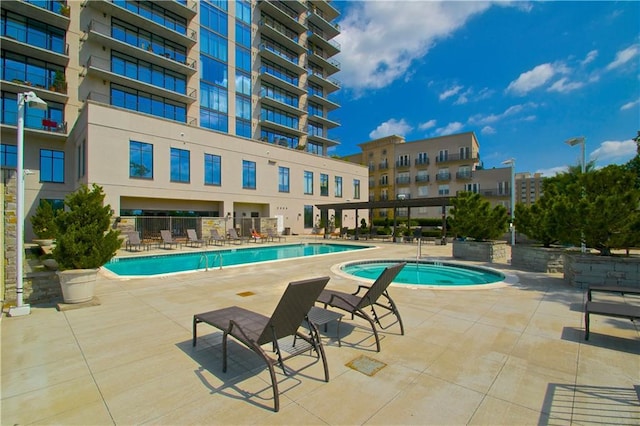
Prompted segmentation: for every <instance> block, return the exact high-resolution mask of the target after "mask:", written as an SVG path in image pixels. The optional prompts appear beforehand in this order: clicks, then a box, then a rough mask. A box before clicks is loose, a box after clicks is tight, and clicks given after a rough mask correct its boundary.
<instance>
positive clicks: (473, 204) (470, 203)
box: [451, 192, 509, 241]
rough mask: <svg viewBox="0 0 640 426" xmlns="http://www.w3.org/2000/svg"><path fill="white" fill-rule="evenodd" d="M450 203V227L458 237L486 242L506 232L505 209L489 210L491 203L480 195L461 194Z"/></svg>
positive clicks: (502, 207) (495, 208)
mask: <svg viewBox="0 0 640 426" xmlns="http://www.w3.org/2000/svg"><path fill="white" fill-rule="evenodd" d="M451 203H452V204H453V209H451V215H452V219H451V227H452V229H453V232H454V233H455V234H456V235H457V236H458V237H467V238H472V239H474V240H476V241H487V240H494V239H496V238H499V237H501V236H502V235H503V234H504V233H505V232H507V230H508V224H509V217H508V214H507V209H506V208H505V207H504V206H495V207H493V208H491V203H490V202H489V201H488V200H487V199H486V198H483V197H481V196H480V194H475V193H472V192H462V193H460V194H459V195H458V196H457V197H455V198H454V199H453V200H451Z"/></svg>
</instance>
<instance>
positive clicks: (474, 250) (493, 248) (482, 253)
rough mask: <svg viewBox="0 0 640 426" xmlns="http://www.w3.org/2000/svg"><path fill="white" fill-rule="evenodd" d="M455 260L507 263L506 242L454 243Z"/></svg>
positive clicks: (455, 241)
mask: <svg viewBox="0 0 640 426" xmlns="http://www.w3.org/2000/svg"><path fill="white" fill-rule="evenodd" d="M453 258H454V259H461V260H474V261H478V262H489V263H504V262H506V261H507V242H506V241H460V240H454V241H453Z"/></svg>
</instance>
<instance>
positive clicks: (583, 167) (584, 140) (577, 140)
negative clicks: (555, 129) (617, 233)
mask: <svg viewBox="0 0 640 426" xmlns="http://www.w3.org/2000/svg"><path fill="white" fill-rule="evenodd" d="M564 142H565V143H566V144H567V145H570V146H576V145H578V144H580V145H581V148H582V161H581V167H580V169H581V170H582V174H585V173H586V171H587V156H586V155H587V154H586V145H587V138H585V137H584V136H577V137H575V138H571V139H567V140H566V141H564ZM582 196H583V197H584V188H583V192H582ZM580 251H581V252H582V253H586V252H587V246H586V244H585V242H584V230H583V231H582V235H581V236H580Z"/></svg>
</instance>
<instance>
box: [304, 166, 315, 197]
mask: <svg viewBox="0 0 640 426" xmlns="http://www.w3.org/2000/svg"><path fill="white" fill-rule="evenodd" d="M304 193H305V194H307V195H313V172H309V171H306V170H305V172H304Z"/></svg>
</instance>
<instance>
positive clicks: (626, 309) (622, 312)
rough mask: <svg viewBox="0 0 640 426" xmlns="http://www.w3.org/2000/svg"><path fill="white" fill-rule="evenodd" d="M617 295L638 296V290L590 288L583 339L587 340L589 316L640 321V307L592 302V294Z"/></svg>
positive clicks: (612, 287)
mask: <svg viewBox="0 0 640 426" xmlns="http://www.w3.org/2000/svg"><path fill="white" fill-rule="evenodd" d="M595 292H600V293H619V294H621V295H625V294H636V295H640V288H636V287H624V286H605V285H595V286H590V287H589V290H588V291H587V303H585V307H584V339H585V340H589V315H592V314H593V315H604V316H608V317H614V318H628V319H630V320H631V321H635V320H638V319H640V306H637V305H630V304H628V303H624V302H594V301H593V293H595Z"/></svg>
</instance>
